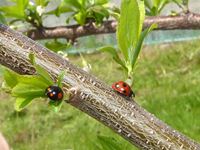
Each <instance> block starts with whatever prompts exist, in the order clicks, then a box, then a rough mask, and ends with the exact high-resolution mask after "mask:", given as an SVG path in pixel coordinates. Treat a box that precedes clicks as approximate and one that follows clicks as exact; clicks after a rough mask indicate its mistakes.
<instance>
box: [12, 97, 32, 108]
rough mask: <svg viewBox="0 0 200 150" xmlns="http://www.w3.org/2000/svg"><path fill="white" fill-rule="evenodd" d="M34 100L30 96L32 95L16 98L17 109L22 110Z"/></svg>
mask: <svg viewBox="0 0 200 150" xmlns="http://www.w3.org/2000/svg"><path fill="white" fill-rule="evenodd" d="M32 100H33V99H32V98H30V97H28V98H23V97H18V98H16V101H15V110H16V111H21V110H22V109H24V108H25V107H26V106H28V105H29V104H30V103H31V101H32Z"/></svg>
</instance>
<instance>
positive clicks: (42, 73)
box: [35, 65, 53, 85]
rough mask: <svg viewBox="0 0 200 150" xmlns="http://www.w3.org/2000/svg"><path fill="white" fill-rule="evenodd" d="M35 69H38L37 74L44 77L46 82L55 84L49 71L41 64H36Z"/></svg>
mask: <svg viewBox="0 0 200 150" xmlns="http://www.w3.org/2000/svg"><path fill="white" fill-rule="evenodd" d="M35 69H36V71H37V74H38V75H40V76H41V77H42V79H43V81H44V82H46V83H47V84H48V85H52V84H53V81H52V79H51V77H50V75H49V73H48V72H47V71H46V70H45V69H44V68H42V67H41V66H39V65H35Z"/></svg>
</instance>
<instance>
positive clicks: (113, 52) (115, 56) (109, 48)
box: [99, 46, 127, 70]
mask: <svg viewBox="0 0 200 150" xmlns="http://www.w3.org/2000/svg"><path fill="white" fill-rule="evenodd" d="M99 51H102V52H107V53H110V54H111V55H112V57H113V59H114V60H115V61H116V62H117V63H118V64H120V65H121V66H122V68H124V69H125V70H126V69H127V68H126V66H125V64H124V62H123V61H122V60H121V59H120V57H119V55H118V53H117V51H116V49H115V48H114V47H112V46H105V47H102V48H100V49H99Z"/></svg>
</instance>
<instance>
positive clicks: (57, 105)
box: [49, 100, 63, 112]
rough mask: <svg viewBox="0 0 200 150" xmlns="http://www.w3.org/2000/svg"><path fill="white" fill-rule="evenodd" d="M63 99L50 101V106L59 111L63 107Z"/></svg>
mask: <svg viewBox="0 0 200 150" xmlns="http://www.w3.org/2000/svg"><path fill="white" fill-rule="evenodd" d="M62 104H63V101H51V100H50V101H49V106H50V107H51V109H53V111H54V112H59V111H60V109H61V107H62Z"/></svg>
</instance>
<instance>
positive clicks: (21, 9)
mask: <svg viewBox="0 0 200 150" xmlns="http://www.w3.org/2000/svg"><path fill="white" fill-rule="evenodd" d="M28 2H29V1H28V0H17V1H15V5H9V6H1V7H0V11H3V12H4V14H5V15H6V16H8V17H14V18H20V19H25V16H26V14H25V9H26V7H27V5H28Z"/></svg>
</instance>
